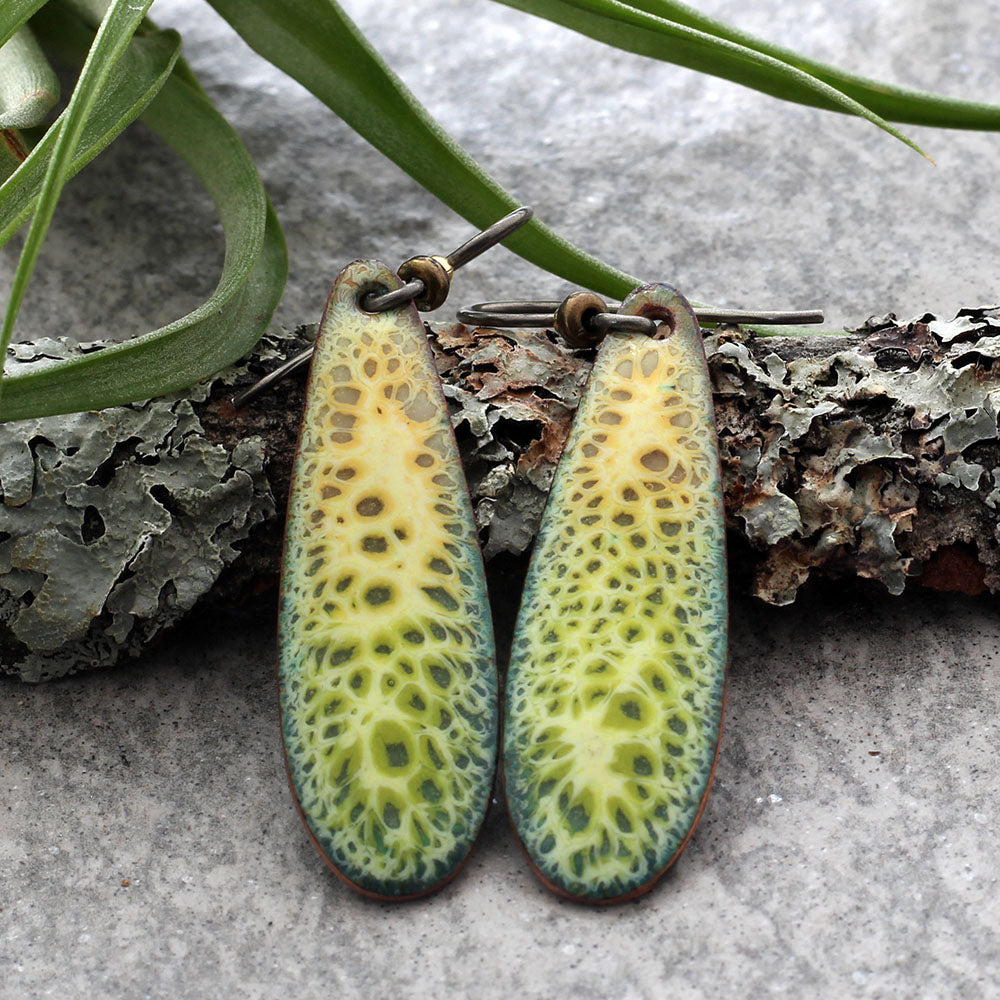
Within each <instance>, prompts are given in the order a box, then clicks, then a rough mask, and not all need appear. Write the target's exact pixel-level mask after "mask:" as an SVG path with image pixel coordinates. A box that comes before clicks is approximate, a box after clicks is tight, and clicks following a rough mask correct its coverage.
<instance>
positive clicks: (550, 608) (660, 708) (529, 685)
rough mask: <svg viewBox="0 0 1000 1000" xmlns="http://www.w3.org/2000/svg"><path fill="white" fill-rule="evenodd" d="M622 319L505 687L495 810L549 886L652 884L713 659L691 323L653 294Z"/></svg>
mask: <svg viewBox="0 0 1000 1000" xmlns="http://www.w3.org/2000/svg"><path fill="white" fill-rule="evenodd" d="M619 314H628V315H639V316H647V317H651V318H653V319H656V320H662V321H663V322H661V323H660V325H659V327H658V333H657V335H656V336H655V337H647V336H645V335H641V334H640V335H636V334H620V333H614V334H609V335H608V336H607V337H606V338H605V340H604V342H603V344H602V346H601V348H600V351H599V353H598V356H597V360H596V362H595V364H594V368H593V372H592V373H591V376H590V383H589V386H588V388H587V390H586V393H585V395H584V398H583V399H582V400H581V403H580V407H579V409H578V411H577V414H576V418H575V421H574V424H573V429H572V431H571V434H570V438H569V441H568V442H567V445H566V449H565V451H564V453H563V455H562V458H561V460H560V463H559V467H558V470H557V473H556V477H555V481H554V483H553V486H552V491H551V494H550V497H549V502H548V506H547V508H546V511H545V514H544V517H543V520H542V525H541V529H540V532H539V537H538V541H537V543H536V546H535V551H534V553H533V556H532V560H531V565H530V568H529V571H528V578H527V582H526V584H525V591H524V595H523V599H522V604H521V611H520V614H519V617H518V622H517V627H516V631H515V637H514V647H513V653H512V657H511V665H510V672H509V674H508V679H507V696H506V716H505V727H506V730H505V737H504V776H505V788H506V796H507V802H508V807H509V810H510V814H511V818H512V820H513V823H514V827H515V829H516V831H517V834H518V837H519V838H520V840H521V842H522V844H523V846H524V848H525V850H526V851H527V854H528V857H529V859H530V861H531V864H532V866H533V868H534V869H535V870H536V872H537V874H538V875H539V876H540V877H541V878H542V880H543V881H544V882H545V883H546V884H548V885H549V886H550V887H551V888H552V889H554V890H555V891H556V892H558V893H560V894H562V895H565V896H568V897H571V898H574V899H579V900H583V901H588V902H598V903H607V902H614V901H618V900H623V899H628V898H631V897H634V896H637V895H640V894H641V893H643V892H645V891H646V890H648V889H649V888H650V887H651V886H652V884H653V883H654V882H655V881H656V879H657V878H659V877H660V875H662V874H663V872H664V871H665V870H666V869H667V868H668V867H669V866H670V865H671V863H672V862H673V861H674V860H675V859H676V858H677V856H678V855H679V854H680V852H681V851H682V850H683V849H684V847H685V846H686V844H687V842H688V839H689V838H690V836H691V833H692V831H693V829H694V826H695V824H696V823H697V821H698V819H699V817H700V815H701V811H702V809H703V807H704V805H705V800H706V797H707V795H708V790H709V786H710V784H711V780H712V774H713V771H714V767H715V761H716V755H717V750H718V745H719V736H720V732H721V727H722V716H723V702H724V695H725V675H726V661H727V650H726V644H727V586H726V557H725V534H724V520H723V508H722V494H721V487H720V474H719V455H718V444H717V440H716V434H715V425H714V417H713V410H712V394H711V386H710V383H709V379H708V370H707V366H706V363H705V352H704V347H703V345H702V340H701V333H700V330H699V329H698V324H697V320H696V319H695V318H694V314H693V313H692V311H691V309H690V306H689V305H688V304H687V302H686V301H685V300H684V299H683V298H681V297H680V296H679V295H677V294H676V293H675V292H673V291H672V290H671V289H669V288H667V287H666V286H664V285H646V286H644V287H642V288H639V289H637V290H636V291H635V292H633V293H632V295H630V296H629V297H628V299H626V301H625V302H624V303H623V304H622V307H621V309H620V310H619Z"/></svg>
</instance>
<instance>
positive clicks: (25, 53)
mask: <svg viewBox="0 0 1000 1000" xmlns="http://www.w3.org/2000/svg"><path fill="white" fill-rule="evenodd" d="M58 100H59V78H58V77H57V76H56V74H55V70H53V69H52V67H51V66H50V65H49V61H48V60H47V59H46V58H45V53H44V52H42V50H41V48H40V47H39V45H38V42H36V41H35V36H34V35H33V34H32V33H31V30H30V29H29V28H28V27H26V26H25V27H22V28H20V29H19V30H18V31H16V32H15V33H14V34H13V35H12V36H11V38H10V39H9V40H8V41H7V42H6V44H5V45H4V46H3V47H2V48H0V129H15V128H17V129H21V128H32V127H34V126H35V125H41V124H42V122H44V121H45V119H46V118H47V117H48V116H49V112H50V111H51V110H52V108H53V107H55V103H56V101H58Z"/></svg>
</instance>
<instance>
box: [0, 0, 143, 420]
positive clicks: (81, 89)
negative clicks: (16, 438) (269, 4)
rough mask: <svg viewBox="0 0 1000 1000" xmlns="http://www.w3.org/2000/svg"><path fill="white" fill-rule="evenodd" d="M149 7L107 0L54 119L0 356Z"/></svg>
mask: <svg viewBox="0 0 1000 1000" xmlns="http://www.w3.org/2000/svg"><path fill="white" fill-rule="evenodd" d="M151 3H152V0H137V2H135V3H134V4H133V3H132V2H130V0H113V2H112V4H111V5H110V6H109V7H108V12H107V14H106V15H105V17H104V21H103V22H102V24H101V27H100V29H99V30H98V32H97V35H96V36H95V38H94V44H93V45H92V46H91V49H90V52H89V53H88V54H87V59H86V61H85V62H84V65H83V69H82V70H81V71H80V78H79V79H78V80H77V84H76V87H75V88H74V90H73V95H72V97H70V100H69V104H68V106H67V107H66V110H65V112H64V113H63V115H62V116H61V117H60V121H59V124H58V126H57V128H58V134H57V138H56V141H55V147H54V148H53V150H52V156H51V158H50V159H49V163H48V168H47V169H46V172H45V180H44V181H43V183H42V189H41V191H40V192H39V195H38V203H37V205H36V206H35V214H34V218H33V219H32V221H31V227H30V228H29V230H28V235H27V238H26V239H25V241H24V247H23V249H22V250H21V257H20V259H19V260H18V263H17V270H16V271H15V272H14V281H13V283H12V286H11V290H10V295H9V297H8V299H7V311H6V313H5V315H4V320H3V327H2V328H0V358H5V357H6V354H7V345H8V344H9V343H10V338H11V335H12V334H13V332H14V324H15V322H16V321H17V314H18V312H20V309H21V303H22V302H23V301H24V296H25V294H26V292H27V290H28V282H29V281H30V280H31V274H32V272H33V271H34V268H35V262H36V261H37V260H38V255H39V253H40V252H41V249H42V243H43V242H44V241H45V234H46V233H47V232H48V228H49V224H50V223H51V221H52V216H53V215H54V214H55V210H56V205H57V204H58V202H59V195H60V194H61V193H62V189H63V185H64V184H65V183H66V181H67V180H68V179H69V175H70V167H71V164H72V162H73V154H74V152H75V150H76V146H77V143H78V142H79V139H80V135H81V134H82V132H83V130H84V128H85V127H86V124H87V119H88V117H89V116H90V112H91V110H92V109H93V107H94V104H95V103H96V102H97V100H98V98H99V97H100V95H101V91H102V88H103V87H104V84H105V83H106V82H107V80H108V77H109V75H110V73H111V71H112V69H113V68H114V65H115V63H116V62H117V61H118V59H119V58H120V56H121V55H122V53H123V52H124V50H125V48H126V47H127V46H128V43H129V42H130V41H131V39H132V36H133V35H134V34H135V30H136V28H137V27H138V26H139V23H140V22H141V21H142V18H143V16H144V15H145V13H146V11H147V10H148V8H149V5H150V4H151ZM0 376H2V372H0ZM3 389H4V384H3V378H2V377H0V401H2V399H3Z"/></svg>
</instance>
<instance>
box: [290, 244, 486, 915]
mask: <svg viewBox="0 0 1000 1000" xmlns="http://www.w3.org/2000/svg"><path fill="white" fill-rule="evenodd" d="M376 283H377V284H380V285H382V286H384V287H386V288H396V287H398V285H399V281H398V279H397V278H396V276H395V275H393V274H392V273H391V272H389V271H388V270H387V269H386V268H384V267H383V266H382V265H380V264H376V263H375V262H370V261H358V262H356V263H354V264H352V265H350V266H349V267H347V268H346V269H345V270H344V271H343V273H342V274H341V275H340V277H339V279H338V280H337V283H336V284H335V285H334V287H333V290H332V292H331V294H330V301H329V303H328V304H327V309H326V313H325V314H324V317H323V321H322V323H321V325H320V334H319V339H318V341H317V345H316V353H315V356H314V359H313V364H312V374H311V376H310V385H309V394H308V400H307V404H306V412H305V416H304V419H303V423H302V431H301V437H300V440H299V452H298V456H297V459H296V464H295V472H294V481H293V485H292V490H291V496H290V500H289V511H288V527H287V534H286V540H285V564H284V572H283V577H282V595H281V611H280V624H279V634H280V641H279V645H280V649H279V680H280V689H281V712H282V728H283V734H284V740H285V753H286V759H287V762H288V770H289V775H290V778H291V783H292V788H293V791H294V793H295V796H296V798H297V800H298V804H299V807H300V810H301V812H302V815H303V818H304V820H305V822H306V825H307V827H308V829H309V831H310V833H311V835H312V837H313V840H314V841H315V843H316V844H317V846H318V847H319V849H320V850H321V851H322V853H323V854H324V856H325V857H326V859H327V861H328V862H329V863H330V865H331V866H332V867H333V868H334V870H335V871H337V872H338V873H339V874H340V875H341V876H342V877H343V878H345V879H346V880H347V881H348V882H350V883H351V884H353V885H354V886H355V888H358V889H360V890H361V891H363V892H366V893H368V894H371V895H376V896H383V897H392V898H401V897H406V896H413V895H420V894H422V893H425V892H428V891H430V890H432V889H434V888H435V887H437V886H439V885H440V884H442V883H443V882H445V881H447V880H448V879H449V878H450V877H451V876H452V875H453V874H454V873H455V871H456V870H457V869H458V867H459V866H460V865H461V863H462V861H463V860H464V859H465V857H466V855H467V854H468V852H469V850H470V849H471V847H472V843H473V841H474V839H475V837H476V834H477V832H478V830H479V827H480V825H481V823H482V820H483V816H484V814H485V811H486V807H487V804H488V801H489V796H490V791H491V786H492V781H493V774H494V768H495V760H496V743H497V710H496V698H497V694H496V678H495V666H494V654H493V635H492V626H491V622H490V613H489V605H488V603H487V599H486V585H485V579H484V576H483V566H482V558H481V556H480V553H479V549H478V546H477V541H476V533H475V528H474V525H473V520H472V511H471V507H470V503H469V497H468V491H467V488H466V484H465V480H464V476H463V473H462V466H461V463H460V460H459V456H458V450H457V448H456V445H455V439H454V435H453V433H452V429H451V423H450V421H449V418H448V410H447V407H446V405H445V402H444V399H443V397H442V394H441V388H440V384H439V382H438V378H437V372H436V370H435V368H434V363H433V360H432V358H431V354H430V350H429V348H428V346H427V343H426V340H425V335H424V328H423V324H422V323H421V322H420V320H419V318H418V316H417V313H416V310H415V309H414V308H413V307H412V306H407V307H404V308H402V309H394V310H391V311H389V312H386V313H379V314H370V313H365V312H363V311H362V310H361V309H360V308H358V306H357V299H358V295H359V293H360V292H362V291H364V290H365V289H367V288H370V287H371V286H372V285H373V284H376Z"/></svg>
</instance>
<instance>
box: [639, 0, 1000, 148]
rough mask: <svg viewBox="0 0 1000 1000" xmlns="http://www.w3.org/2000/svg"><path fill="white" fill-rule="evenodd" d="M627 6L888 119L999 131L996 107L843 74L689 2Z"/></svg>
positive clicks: (646, 0) (656, 0) (643, 0)
mask: <svg viewBox="0 0 1000 1000" xmlns="http://www.w3.org/2000/svg"><path fill="white" fill-rule="evenodd" d="M628 6H630V7H635V8H636V9H638V10H644V11H646V12H647V13H649V14H655V15H657V16H658V17H661V18H665V19H666V20H668V21H675V22H676V23H678V24H684V25H687V26H688V27H690V28H697V29H698V30H699V31H704V32H706V33H708V34H710V35H716V36H717V37H719V38H726V39H728V40H729V41H731V42H736V43H737V44H739V45H744V46H746V47H747V48H748V49H756V50H757V51H758V52H763V53H765V54H766V55H770V56H773V57H774V58H775V59H780V60H781V61H782V62H785V63H788V65H790V66H795V67H797V68H798V69H801V70H803V71H804V72H806V73H809V74H811V75H812V76H815V77H816V78H817V79H820V80H823V81H824V82H825V83H828V84H830V85H831V86H832V87H836V88H837V90H839V91H841V92H842V93H844V94H847V96H848V97H853V98H854V99H855V100H856V101H860V102H861V103H862V104H864V105H865V106H866V107H868V108H871V110H872V111H874V112H875V114H877V115H881V116H882V117H883V118H885V119H887V120H888V121H893V122H903V123H905V124H908V125H931V126H937V127H939V128H966V129H982V130H984V131H996V130H997V129H1000V105H996V104H983V103H980V102H978V101H961V100H956V99H954V98H950V97H942V96H940V95H938V94H930V93H925V92H924V91H919V90H910V89H907V88H905V87H896V86H893V85H892V84H888V83H882V82H881V81H878V80H871V79H868V78H867V77H863V76H858V75H856V74H854V73H847V72H845V71H844V70H841V69H837V68H836V67H835V66H829V65H827V64H826V63H822V62H819V61H817V60H815V59H809V58H807V57H806V56H803V55H800V54H799V53H798V52H795V51H793V50H792V49H787V48H785V47H783V46H781V45H774V44H772V43H771V42H767V41H765V40H764V39H761V38H757V37H756V36H755V35H751V34H749V33H748V32H745V31H740V30H738V29H737V28H733V27H732V26H730V25H728V24H724V23H723V22H722V21H717V20H716V19H715V18H712V17H707V16H706V15H704V14H702V13H701V11H698V10H695V9H694V8H693V7H689V6H688V5H687V4H683V3H677V2H676V0H628ZM656 58H659V59H667V60H669V58H670V57H669V54H668V52H667V48H666V46H664V47H663V52H662V54H657V55H656Z"/></svg>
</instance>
